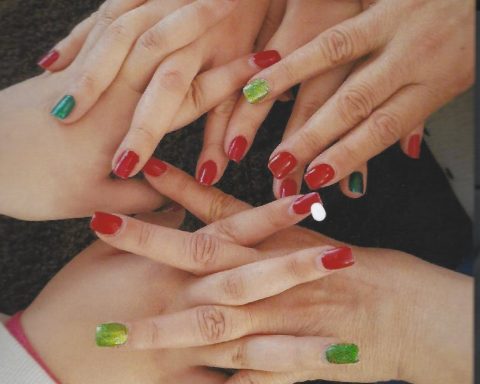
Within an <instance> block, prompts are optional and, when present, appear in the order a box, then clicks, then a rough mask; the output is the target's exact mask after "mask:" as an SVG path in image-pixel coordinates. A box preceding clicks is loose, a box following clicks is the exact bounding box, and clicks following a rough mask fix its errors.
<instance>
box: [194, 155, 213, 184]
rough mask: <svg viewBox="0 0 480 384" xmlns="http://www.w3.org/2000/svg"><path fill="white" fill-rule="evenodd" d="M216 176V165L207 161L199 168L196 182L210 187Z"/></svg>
mask: <svg viewBox="0 0 480 384" xmlns="http://www.w3.org/2000/svg"><path fill="white" fill-rule="evenodd" d="M216 176H217V164H216V163H215V162H214V161H212V160H208V161H206V162H205V163H203V165H202V166H201V167H200V171H199V172H198V182H199V183H200V184H202V185H206V186H210V185H212V183H213V181H214V180H215V177H216Z"/></svg>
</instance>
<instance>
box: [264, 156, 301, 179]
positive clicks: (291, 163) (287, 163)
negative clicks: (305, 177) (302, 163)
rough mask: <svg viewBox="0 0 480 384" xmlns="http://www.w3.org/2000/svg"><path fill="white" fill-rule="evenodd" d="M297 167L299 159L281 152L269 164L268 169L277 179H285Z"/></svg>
mask: <svg viewBox="0 0 480 384" xmlns="http://www.w3.org/2000/svg"><path fill="white" fill-rule="evenodd" d="M296 166H297V159H296V158H295V156H293V155H292V154H291V153H290V152H280V153H278V154H277V155H275V156H274V157H273V158H272V160H270V162H269V163H268V169H270V172H272V175H273V177H275V178H276V179H283V178H284V177H285V176H287V175H288V174H289V173H290V172H291V171H293V169H294V168H295V167H296Z"/></svg>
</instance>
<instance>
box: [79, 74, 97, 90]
mask: <svg viewBox="0 0 480 384" xmlns="http://www.w3.org/2000/svg"><path fill="white" fill-rule="evenodd" d="M97 84H98V80H97V78H96V77H95V75H94V74H93V73H91V72H84V73H82V75H81V76H80V78H79V80H78V87H79V88H81V89H83V90H85V93H86V94H87V95H91V94H94V93H96V90H97Z"/></svg>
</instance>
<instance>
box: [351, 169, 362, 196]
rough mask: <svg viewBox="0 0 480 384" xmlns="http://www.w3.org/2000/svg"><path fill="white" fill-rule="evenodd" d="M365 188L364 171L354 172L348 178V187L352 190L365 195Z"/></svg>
mask: <svg viewBox="0 0 480 384" xmlns="http://www.w3.org/2000/svg"><path fill="white" fill-rule="evenodd" d="M363 188H364V187H363V174H362V172H353V173H352V174H351V175H350V177H349V178H348V189H350V192H353V193H359V194H361V195H363Z"/></svg>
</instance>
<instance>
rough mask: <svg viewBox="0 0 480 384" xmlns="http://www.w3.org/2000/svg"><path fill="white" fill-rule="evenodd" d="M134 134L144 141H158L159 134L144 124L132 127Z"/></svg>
mask: <svg viewBox="0 0 480 384" xmlns="http://www.w3.org/2000/svg"><path fill="white" fill-rule="evenodd" d="M132 134H133V135H134V136H135V137H140V138H141V140H142V141H143V142H146V143H156V142H157V141H158V138H157V135H156V134H155V133H154V132H153V131H152V130H151V128H147V127H145V126H144V125H137V126H135V127H133V128H132Z"/></svg>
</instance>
